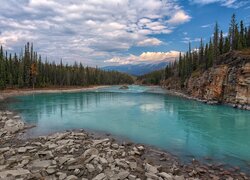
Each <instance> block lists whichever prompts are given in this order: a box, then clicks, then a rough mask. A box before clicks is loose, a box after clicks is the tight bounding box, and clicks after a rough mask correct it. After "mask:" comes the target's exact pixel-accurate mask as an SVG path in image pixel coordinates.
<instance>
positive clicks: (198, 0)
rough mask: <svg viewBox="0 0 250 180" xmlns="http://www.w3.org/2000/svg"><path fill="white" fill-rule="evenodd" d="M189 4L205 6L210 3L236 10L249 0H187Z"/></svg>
mask: <svg viewBox="0 0 250 180" xmlns="http://www.w3.org/2000/svg"><path fill="white" fill-rule="evenodd" d="M189 1H190V2H191V3H194V4H200V5H207V4H212V3H219V4H220V5H221V6H224V7H228V8H234V9H238V8H240V7H243V6H245V5H247V4H249V3H250V2H249V0H189Z"/></svg>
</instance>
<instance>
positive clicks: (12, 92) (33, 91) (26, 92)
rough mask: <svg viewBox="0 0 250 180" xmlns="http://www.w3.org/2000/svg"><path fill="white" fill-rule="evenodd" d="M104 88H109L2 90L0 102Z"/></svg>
mask: <svg viewBox="0 0 250 180" xmlns="http://www.w3.org/2000/svg"><path fill="white" fill-rule="evenodd" d="M103 87H108V86H90V87H68V88H40V89H10V90H2V91H0V100H4V99H5V98H8V97H12V96H19V95H20V96H21V95H29V94H39V93H60V92H81V91H89V90H96V89H99V88H103Z"/></svg>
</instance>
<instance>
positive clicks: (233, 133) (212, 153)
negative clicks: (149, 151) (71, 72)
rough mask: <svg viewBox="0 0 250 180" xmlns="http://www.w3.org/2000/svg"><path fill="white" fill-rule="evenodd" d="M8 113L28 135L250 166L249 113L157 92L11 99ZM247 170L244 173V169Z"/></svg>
mask: <svg viewBox="0 0 250 180" xmlns="http://www.w3.org/2000/svg"><path fill="white" fill-rule="evenodd" d="M16 98H17V100H18V101H14V102H12V103H10V104H9V108H11V109H12V110H15V111H18V112H20V114H21V116H22V118H23V119H24V120H25V121H27V122H28V123H33V124H36V125H37V127H36V128H34V129H32V130H31V132H32V134H33V135H43V134H47V133H51V132H55V131H60V130H67V129H75V128H84V129H88V130H94V131H102V132H109V133H111V134H113V135H116V136H121V137H124V138H128V139H130V140H133V141H134V142H138V143H145V144H149V145H153V146H156V147H158V148H161V149H164V150H167V151H169V152H172V153H173V154H175V155H179V156H182V157H185V158H187V157H190V156H194V157H195V158H198V159H202V158H204V157H209V158H212V159H214V160H216V161H218V162H224V163H229V164H230V165H237V166H241V167H243V168H245V169H246V168H249V166H250V112H249V111H243V110H239V109H233V108H231V107H227V106H211V105H206V104H203V103H200V102H197V101H193V100H187V99H184V98H181V97H175V96H170V95H166V94H164V90H162V89H160V88H158V87H143V86H130V88H129V89H128V90H120V89H119V86H112V87H108V88H102V89H98V90H93V91H88V92H74V93H56V94H35V95H28V96H18V97H16ZM249 169H250V168H249Z"/></svg>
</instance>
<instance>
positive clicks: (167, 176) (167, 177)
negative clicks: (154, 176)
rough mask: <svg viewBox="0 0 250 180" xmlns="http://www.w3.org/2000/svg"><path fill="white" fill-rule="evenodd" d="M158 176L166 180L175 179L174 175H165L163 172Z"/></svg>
mask: <svg viewBox="0 0 250 180" xmlns="http://www.w3.org/2000/svg"><path fill="white" fill-rule="evenodd" d="M158 175H159V176H161V177H163V178H165V179H166V180H173V179H174V178H173V176H172V175H170V174H168V173H165V172H161V173H159V174H158Z"/></svg>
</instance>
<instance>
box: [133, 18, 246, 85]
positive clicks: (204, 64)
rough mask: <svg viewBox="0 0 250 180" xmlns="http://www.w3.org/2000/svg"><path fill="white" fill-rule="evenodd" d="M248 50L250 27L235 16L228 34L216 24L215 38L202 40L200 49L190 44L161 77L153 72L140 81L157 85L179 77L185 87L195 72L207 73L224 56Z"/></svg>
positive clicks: (140, 78)
mask: <svg viewBox="0 0 250 180" xmlns="http://www.w3.org/2000/svg"><path fill="white" fill-rule="evenodd" d="M247 48H250V27H246V26H245V25H244V22H243V21H240V23H238V22H237V21H236V16H235V14H233V15H232V18H231V22H230V26H229V30H228V32H223V31H222V30H220V29H219V25H218V23H217V22H216V23H215V27H214V32H213V36H212V37H211V38H210V41H209V42H208V43H206V44H204V42H203V40H202V39H201V40H200V46H199V48H193V49H192V47H191V43H189V50H188V51H187V52H186V53H185V54H182V53H180V56H179V60H178V61H176V62H174V63H172V64H170V65H169V66H167V67H166V68H165V70H163V71H161V75H159V71H158V72H157V73H154V72H153V73H150V74H147V75H144V76H141V77H139V78H138V80H139V81H140V82H145V83H152V84H155V82H157V83H158V82H162V81H163V80H167V79H168V78H170V77H178V78H179V79H180V80H181V81H180V83H181V84H180V85H181V87H184V86H185V82H186V80H187V79H188V78H189V77H190V76H191V74H192V73H194V72H195V71H200V70H201V71H205V70H207V69H209V68H210V67H212V66H215V65H218V64H221V63H222V62H221V58H220V57H221V55H223V54H226V53H228V52H230V51H241V50H244V49H247ZM156 74H157V75H156Z"/></svg>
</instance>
